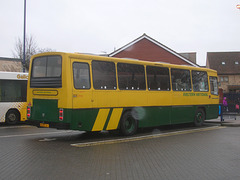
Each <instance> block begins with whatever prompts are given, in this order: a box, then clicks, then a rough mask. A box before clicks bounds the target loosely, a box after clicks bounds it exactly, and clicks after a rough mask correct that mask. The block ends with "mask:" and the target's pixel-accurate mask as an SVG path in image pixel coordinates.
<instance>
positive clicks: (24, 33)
mask: <svg viewBox="0 0 240 180" xmlns="http://www.w3.org/2000/svg"><path fill="white" fill-rule="evenodd" d="M25 44H26V0H24V25H23V72H25V64H26V60H25V58H26V56H25V54H26V53H25V51H26V50H25V47H26V45H25Z"/></svg>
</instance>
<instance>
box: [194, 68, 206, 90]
mask: <svg viewBox="0 0 240 180" xmlns="http://www.w3.org/2000/svg"><path fill="white" fill-rule="evenodd" d="M192 83H193V91H206V92H207V91H208V90H209V88H208V76H207V72H204V71H192Z"/></svg>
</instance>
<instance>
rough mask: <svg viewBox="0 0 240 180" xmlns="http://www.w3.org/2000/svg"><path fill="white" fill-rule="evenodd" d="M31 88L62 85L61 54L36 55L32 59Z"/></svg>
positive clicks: (58, 86)
mask: <svg viewBox="0 0 240 180" xmlns="http://www.w3.org/2000/svg"><path fill="white" fill-rule="evenodd" d="M30 87H31V88H60V87H62V58H61V56H42V57H36V58H35V59H33V61H32V73H31V78H30Z"/></svg>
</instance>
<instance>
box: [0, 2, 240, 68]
mask: <svg viewBox="0 0 240 180" xmlns="http://www.w3.org/2000/svg"><path fill="white" fill-rule="evenodd" d="M237 4H240V0H27V34H31V35H32V36H33V37H34V38H35V40H36V42H37V45H38V46H39V47H40V48H51V49H54V50H56V51H64V52H83V53H95V54H100V53H101V54H102V53H103V52H106V53H111V52H113V51H114V48H115V49H118V48H120V47H122V46H124V45H126V44H127V43H129V42H130V41H132V40H134V39H136V38H138V37H139V36H141V35H142V34H143V33H146V34H147V35H148V36H150V37H152V38H153V39H155V40H157V41H159V42H160V43H162V44H164V45H165V46H167V47H169V48H171V49H173V50H174V51H176V52H197V63H198V64H200V65H205V64H206V52H218V51H240V10H238V9H237V8H236V5H237ZM23 6H24V0H0V57H13V53H12V52H13V51H14V45H15V42H16V39H17V38H18V37H20V38H22V37H23Z"/></svg>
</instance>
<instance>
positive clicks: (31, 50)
mask: <svg viewBox="0 0 240 180" xmlns="http://www.w3.org/2000/svg"><path fill="white" fill-rule="evenodd" d="M52 51H54V50H52V49H50V48H39V47H38V45H37V43H36V40H35V38H34V37H33V36H32V35H30V36H27V37H26V47H25V53H26V55H25V69H26V70H27V71H28V70H29V61H30V59H31V56H32V55H34V54H37V53H43V52H52ZM13 56H14V57H15V58H19V59H23V41H22V40H21V39H20V38H18V39H17V40H16V43H15V48H14V52H13ZM22 65H23V64H22Z"/></svg>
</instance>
